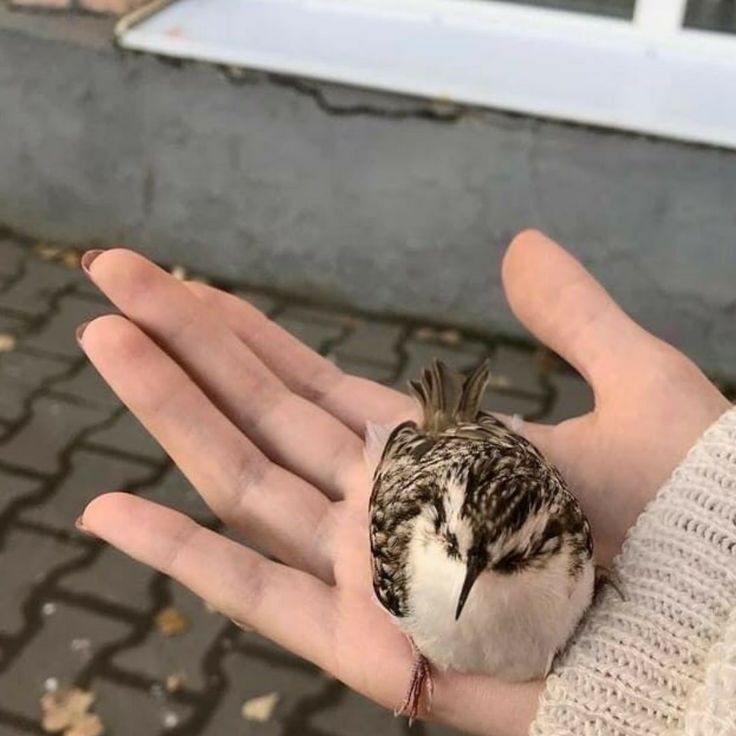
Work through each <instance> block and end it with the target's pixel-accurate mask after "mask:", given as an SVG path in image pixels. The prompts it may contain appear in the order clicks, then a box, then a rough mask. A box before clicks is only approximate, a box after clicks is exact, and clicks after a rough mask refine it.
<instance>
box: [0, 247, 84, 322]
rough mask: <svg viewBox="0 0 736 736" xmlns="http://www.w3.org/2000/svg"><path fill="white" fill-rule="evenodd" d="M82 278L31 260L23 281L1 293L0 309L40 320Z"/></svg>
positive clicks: (59, 267) (76, 274)
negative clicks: (54, 301)
mask: <svg viewBox="0 0 736 736" xmlns="http://www.w3.org/2000/svg"><path fill="white" fill-rule="evenodd" d="M82 278H84V277H83V276H82V275H81V274H80V273H78V272H77V271H74V270H71V269H69V268H65V267H64V266H60V265H58V264H55V263H48V262H46V261H41V260H38V259H37V258H29V259H28V260H27V261H26V270H25V274H24V276H23V278H22V279H20V280H19V281H16V282H14V283H13V284H12V285H11V286H10V287H9V288H8V289H6V290H4V291H3V292H1V293H0V309H9V310H12V311H14V312H20V313H21V314H25V315H28V316H31V317H38V316H40V315H42V314H44V313H45V312H47V311H48V309H49V305H50V304H51V300H52V298H53V296H54V295H55V294H58V293H59V292H60V291H62V290H63V289H65V288H68V287H70V286H71V285H72V284H74V283H75V281H78V280H80V279H82Z"/></svg>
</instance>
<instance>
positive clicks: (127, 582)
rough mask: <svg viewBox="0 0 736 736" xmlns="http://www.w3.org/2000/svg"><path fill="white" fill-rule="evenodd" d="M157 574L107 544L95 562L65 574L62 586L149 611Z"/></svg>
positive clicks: (76, 591)
mask: <svg viewBox="0 0 736 736" xmlns="http://www.w3.org/2000/svg"><path fill="white" fill-rule="evenodd" d="M155 576H156V572H155V571H154V570H152V569H151V568H150V567H147V566H146V565H142V564H141V563H140V562H137V561H135V560H132V559H131V558H130V557H127V556H126V555H124V554H123V553H122V552H118V550H116V549H115V548H114V547H107V546H105V547H102V549H101V551H100V553H99V555H98V557H97V558H96V559H95V560H94V562H93V563H92V564H91V565H89V566H87V567H84V568H81V569H80V570H77V571H75V572H72V573H68V574H66V575H64V577H63V578H62V579H61V580H60V582H59V588H61V589H62V590H68V591H71V592H72V593H84V594H86V595H92V596H94V597H95V598H98V599H101V600H104V601H106V602H108V603H115V604H118V605H121V606H128V607H130V608H133V609H137V610H139V611H141V612H145V611H147V610H148V609H149V608H150V606H151V594H150V585H151V582H152V580H153V579H154V577H155Z"/></svg>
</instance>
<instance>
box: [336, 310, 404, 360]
mask: <svg viewBox="0 0 736 736" xmlns="http://www.w3.org/2000/svg"><path fill="white" fill-rule="evenodd" d="M403 331H404V328H403V327H402V326H401V325H395V324H388V323H384V322H363V321H360V322H358V323H357V324H356V326H355V327H354V328H353V329H352V331H351V332H350V334H349V335H348V336H347V338H345V339H344V340H341V341H340V342H339V343H338V344H337V345H336V346H335V347H334V348H333V350H332V352H333V353H334V354H335V355H336V356H337V358H338V360H342V359H345V358H347V359H351V360H355V361H368V362H371V363H384V364H386V365H389V366H392V367H394V368H398V366H399V363H400V362H401V356H400V354H399V351H398V349H397V345H398V343H399V339H400V338H401V335H402V332H403Z"/></svg>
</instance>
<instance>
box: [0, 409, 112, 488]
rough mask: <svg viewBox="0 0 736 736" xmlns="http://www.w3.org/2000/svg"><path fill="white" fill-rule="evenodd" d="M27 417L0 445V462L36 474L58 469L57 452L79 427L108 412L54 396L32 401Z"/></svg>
mask: <svg viewBox="0 0 736 736" xmlns="http://www.w3.org/2000/svg"><path fill="white" fill-rule="evenodd" d="M31 411H32V414H31V418H30V420H29V421H28V422H27V423H26V424H25V425H24V426H23V427H22V428H21V429H20V430H19V431H18V432H16V433H15V434H14V435H13V436H12V437H11V438H10V439H9V440H7V441H5V442H4V444H2V445H0V461H2V462H5V463H8V464H9V465H13V466H17V467H23V468H27V469H28V470H32V471H36V472H38V473H45V474H53V473H56V472H57V471H58V470H59V468H60V463H61V459H60V457H59V454H60V453H61V452H62V450H63V449H64V448H65V447H66V446H67V445H68V444H69V443H70V442H71V441H72V440H73V439H74V438H75V436H76V435H78V434H79V433H80V432H81V431H82V430H84V429H86V428H88V427H92V426H94V425H95V424H98V423H100V422H103V421H104V420H105V419H107V417H108V412H103V411H101V410H100V409H94V408H91V407H86V406H76V405H74V404H69V403H66V402H64V401H60V400H58V399H54V398H47V397H40V398H38V399H36V400H35V401H34V402H33V406H32V408H31Z"/></svg>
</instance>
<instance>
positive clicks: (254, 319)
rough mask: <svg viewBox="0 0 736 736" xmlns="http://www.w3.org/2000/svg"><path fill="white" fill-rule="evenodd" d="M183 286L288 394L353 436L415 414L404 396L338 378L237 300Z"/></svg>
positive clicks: (321, 360)
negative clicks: (372, 425) (314, 407)
mask: <svg viewBox="0 0 736 736" xmlns="http://www.w3.org/2000/svg"><path fill="white" fill-rule="evenodd" d="M187 286H188V287H189V288H190V289H191V290H192V291H193V292H194V293H195V294H196V295H197V296H198V297H199V298H200V299H202V300H203V301H204V302H207V303H208V304H210V305H212V306H213V307H214V308H215V309H217V310H218V312H219V313H220V315H221V316H222V318H223V319H224V320H225V322H226V324H227V325H228V326H229V328H230V329H231V330H232V332H234V333H235V334H236V335H237V336H238V337H239V338H240V339H241V340H242V341H243V342H244V343H246V344H247V345H248V347H249V348H250V349H251V350H252V351H253V353H255V354H256V355H257V356H258V357H259V358H260V360H262V361H263V363H265V365H267V366H268V367H269V368H270V369H271V370H272V371H273V372H274V373H275V374H276V375H277V376H278V377H279V378H280V379H281V380H282V381H283V382H284V383H285V384H286V385H287V386H288V387H289V388H290V389H291V390H292V391H294V393H297V394H299V395H300V396H303V397H304V398H306V399H309V400H310V401H313V402H314V403H315V404H317V405H318V406H320V407H321V408H323V409H324V410H325V411H328V412H330V414H332V415H333V416H335V417H337V418H338V419H340V421H342V422H343V423H344V424H346V425H347V426H348V427H350V428H351V429H352V430H353V431H354V432H355V433H356V434H358V435H360V436H363V433H364V430H365V424H366V422H367V421H371V422H376V423H377V424H391V423H393V422H396V421H399V420H401V419H406V418H407V417H408V416H411V414H412V413H413V412H414V411H415V406H414V402H413V401H412V400H411V399H410V398H409V397H408V396H407V395H406V394H403V393H401V392H399V391H395V390H394V389H391V388H388V387H386V386H381V385H380V384H378V383H375V382H374V381H368V380H366V379H364V378H359V377H358V376H352V375H350V374H348V373H344V372H343V371H342V370H340V368H338V367H337V366H336V365H335V364H334V363H331V362H330V361H329V360H327V359H326V358H323V357H322V356H321V355H319V354H318V353H316V352H315V351H314V350H312V349H311V348H308V347H307V346H306V345H304V343H302V342H300V341H299V340H298V339H297V338H295V337H294V336H293V335H291V334H289V333H288V332H287V331H286V330H285V329H283V327H280V326H279V325H277V324H276V323H275V322H273V321H272V320H270V319H269V318H268V317H266V315H264V314H263V313H262V312H260V311H259V310H258V309H256V308H255V307H254V306H252V305H251V304H248V302H246V301H244V300H243V299H239V298H238V297H236V296H234V295H233V294H228V293H226V292H223V291H220V290H219V289H215V288H214V287H212V286H207V285H205V284H200V283H195V282H190V283H187Z"/></svg>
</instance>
